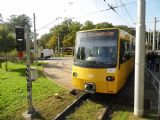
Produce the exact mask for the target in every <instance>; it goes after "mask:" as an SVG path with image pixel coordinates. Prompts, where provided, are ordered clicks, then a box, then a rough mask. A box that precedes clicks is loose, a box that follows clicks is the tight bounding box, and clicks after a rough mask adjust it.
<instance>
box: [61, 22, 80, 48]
mask: <svg viewBox="0 0 160 120" xmlns="http://www.w3.org/2000/svg"><path fill="white" fill-rule="evenodd" d="M81 26H82V25H81V24H80V23H79V22H77V21H75V22H72V23H71V25H70V26H69V31H70V33H69V34H68V35H65V36H64V39H63V46H65V47H71V46H74V45H75V37H76V32H77V31H79V30H80V29H81Z"/></svg>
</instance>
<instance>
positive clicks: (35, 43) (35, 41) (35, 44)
mask: <svg viewBox="0 0 160 120" xmlns="http://www.w3.org/2000/svg"><path fill="white" fill-rule="evenodd" d="M33 22H34V56H35V62H36V63H37V54H38V53H37V39H36V21H35V13H33Z"/></svg>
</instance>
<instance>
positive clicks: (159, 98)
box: [158, 82, 160, 116]
mask: <svg viewBox="0 0 160 120" xmlns="http://www.w3.org/2000/svg"><path fill="white" fill-rule="evenodd" d="M158 116H160V82H159V93H158Z"/></svg>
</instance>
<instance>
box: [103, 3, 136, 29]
mask: <svg viewBox="0 0 160 120" xmlns="http://www.w3.org/2000/svg"><path fill="white" fill-rule="evenodd" d="M134 2H135V1H134ZM106 4H107V6H109V8H111V9H112V10H113V11H114V12H115V13H116V14H117V15H118V16H119V17H120V18H121V19H122V21H125V23H128V22H127V21H126V20H124V19H123V17H122V16H121V15H120V14H119V13H118V12H117V11H116V10H115V7H113V6H112V5H109V4H108V3H107V2H106ZM123 6H124V4H122V5H120V7H123ZM128 24H130V23H128ZM131 26H132V25H131Z"/></svg>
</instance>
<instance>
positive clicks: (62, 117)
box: [53, 93, 89, 120]
mask: <svg viewBox="0 0 160 120" xmlns="http://www.w3.org/2000/svg"><path fill="white" fill-rule="evenodd" d="M88 98H89V94H87V93H85V94H83V95H81V96H80V97H79V98H78V99H77V100H75V101H74V102H73V103H72V104H71V105H69V106H68V107H67V108H66V109H65V110H64V111H63V112H61V113H60V114H58V116H57V117H56V118H54V119H53V120H65V118H66V117H67V116H68V115H69V114H70V113H71V112H73V111H75V108H77V107H79V106H80V105H81V104H82V102H83V101H85V100H87V99H88Z"/></svg>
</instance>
